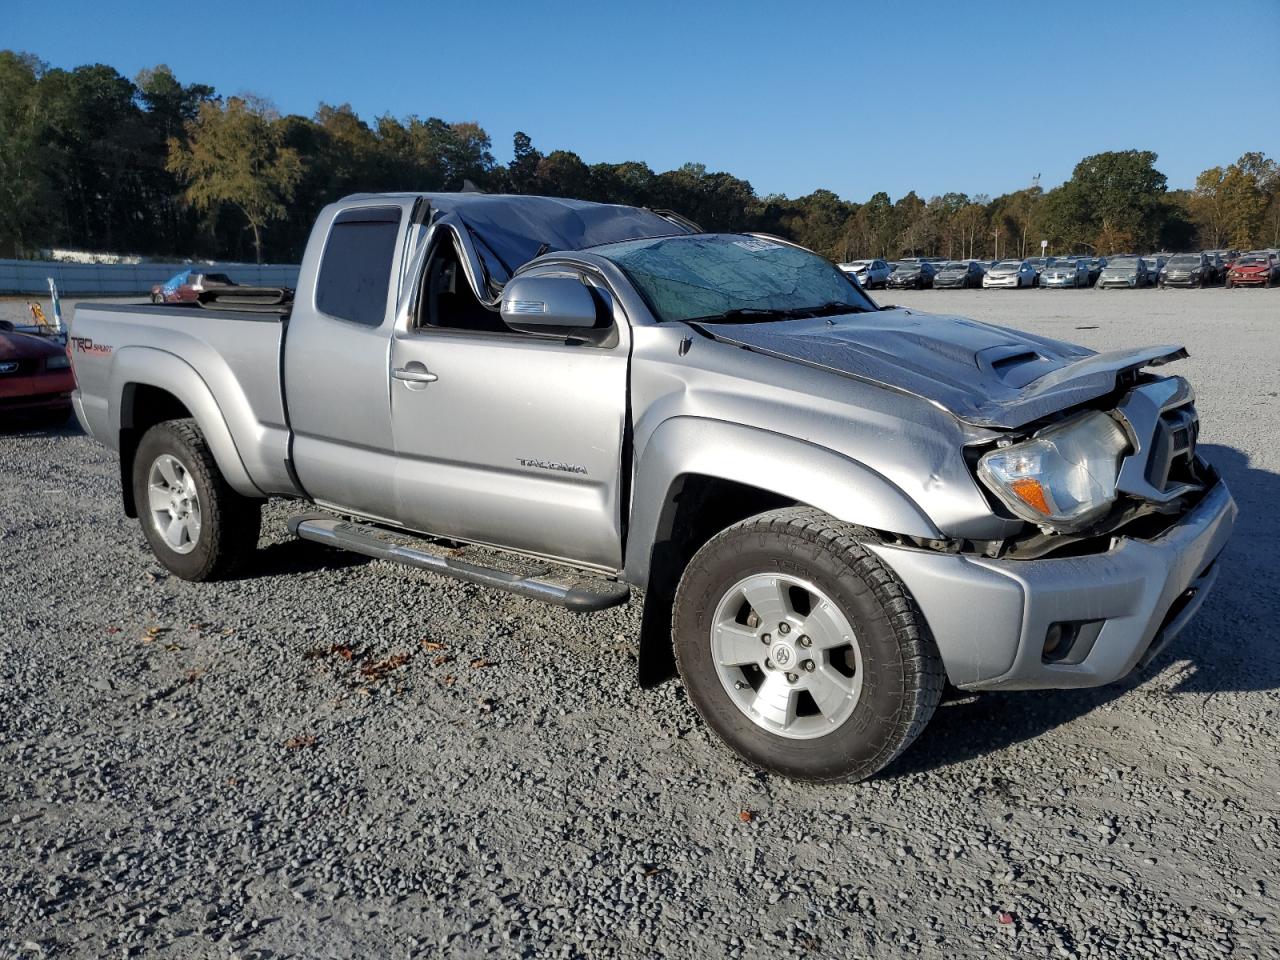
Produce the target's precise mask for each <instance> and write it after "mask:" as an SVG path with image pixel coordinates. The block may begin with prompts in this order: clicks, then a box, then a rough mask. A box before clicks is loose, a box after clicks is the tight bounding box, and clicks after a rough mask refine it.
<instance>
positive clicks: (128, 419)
mask: <svg viewBox="0 0 1280 960" xmlns="http://www.w3.org/2000/svg"><path fill="white" fill-rule="evenodd" d="M130 384H137V385H141V386H148V387H157V388H159V389H161V390H165V391H167V392H169V393H171V394H173V396H175V397H177V398H178V400H179V401H180V402H181V403H182V405H183V406H184V407H186V408H187V410H188V411H190V413H191V416H192V417H193V418H195V421H196V426H198V427H199V428H200V432H201V433H203V434H204V438H205V441H206V442H207V443H208V444H209V450H210V452H212V454H213V459H214V462H216V463H217V465H218V469H219V470H220V471H221V472H222V476H223V478H224V479H226V481H227V483H228V485H230V487H231V488H232V489H233V490H235V491H236V493H239V494H243V495H244V496H246V497H254V498H262V497H265V496H266V494H265V493H263V491H262V490H260V489H258V487H257V486H256V485H255V484H254V482H253V480H252V478H251V477H250V476H249V471H248V470H246V469H245V465H244V461H243V460H242V459H241V458H240V452H239V451H238V450H237V449H236V445H235V440H234V439H233V438H232V436H231V431H230V429H229V428H228V427H227V421H226V418H225V417H224V416H223V414H222V410H221V408H220V407H219V406H218V402H217V400H215V399H214V396H213V391H211V390H210V389H209V385H208V384H207V383H205V381H204V378H203V377H201V376H200V374H199V373H198V372H197V371H196V369H195V367H193V366H191V364H189V363H187V362H186V361H185V360H183V359H182V358H181V357H179V356H177V355H176V354H172V353H169V352H168V351H165V350H158V349H156V348H154V347H123V348H121V349H120V350H117V351H116V353H115V356H114V357H113V358H112V364H111V374H110V382H109V389H108V396H109V397H110V398H111V402H110V406H109V409H108V414H107V415H108V425H109V427H110V429H111V431H112V434H113V435H114V436H117V437H118V436H119V435H120V431H121V430H130V429H133V409H132V406H131V404H129V405H126V390H125V388H126V387H127V386H129V385H130Z"/></svg>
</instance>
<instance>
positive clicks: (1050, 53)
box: [0, 0, 1280, 201]
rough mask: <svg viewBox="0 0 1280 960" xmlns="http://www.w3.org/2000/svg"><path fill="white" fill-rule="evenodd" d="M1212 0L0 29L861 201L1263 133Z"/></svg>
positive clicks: (215, 12) (704, 8)
mask: <svg viewBox="0 0 1280 960" xmlns="http://www.w3.org/2000/svg"><path fill="white" fill-rule="evenodd" d="M1231 6H1232V10H1231V12H1230V13H1228V12H1227V10H1226V8H1225V7H1220V6H1219V5H1218V4H1216V3H1212V2H1206V0H1196V2H1182V0H1170V2H1166V0H1160V2H1146V3H1141V4H1138V3H1127V2H1122V3H1115V4H1102V3H1037V4H1035V6H1034V8H1031V7H1030V5H1024V4H1018V3H1006V4H1001V3H965V2H950V3H935V2H931V0H915V2H912V3H910V4H896V3H889V2H884V0H881V2H877V3H860V2H853V0H846V2H843V3H812V4H807V3H800V2H794V0H792V2H781V0H775V2H772V3H762V2H754V0H742V2H737V3H723V4H719V3H715V4H713V3H702V2H697V0H684V2H643V3H637V2H613V0H595V2H593V3H581V4H574V3H558V2H546V3H539V2H532V0H530V2H524V3H509V2H489V3H459V2H456V0H454V2H446V3H439V2H427V0H420V2H416V3H414V2H407V0H403V2H400V0H397V2H385V3H379V2H375V0H365V2H363V3H356V2H351V0H346V2H329V0H318V2H311V3H293V2H274V3H273V2H271V0H266V2H259V3H241V2H223V3H205V4H197V5H185V4H183V5H179V4H172V3H157V2H124V3H118V4H117V3H103V2H101V0H0V23H2V24H3V26H0V46H2V47H9V48H13V49H18V50H23V51H27V52H31V53H34V54H36V55H37V56H39V57H40V58H42V59H44V60H46V61H48V62H49V63H50V64H52V65H53V66H59V67H72V66H76V65H78V64H81V63H90V62H103V63H108V64H111V65H112V66H114V67H116V68H117V69H119V70H120V71H121V72H123V73H125V74H126V75H128V76H133V75H135V74H136V72H137V71H138V70H139V69H141V68H142V67H146V66H152V65H154V64H156V63H161V62H163V63H168V64H169V65H170V66H171V67H172V68H173V69H174V71H175V73H177V75H178V77H179V78H180V79H181V80H183V81H184V82H193V81H202V82H206V83H211V84H213V85H214V86H215V87H217V89H218V91H219V92H220V93H224V94H227V93H238V92H246V91H248V92H254V93H259V94H263V95H265V96H268V97H270V98H271V99H272V100H274V101H275V103H276V104H277V105H278V106H279V107H280V109H281V110H282V111H284V112H286V113H303V114H307V115H310V114H312V113H313V112H314V111H315V108H316V105H317V104H318V103H319V102H320V101H322V100H323V101H325V102H329V103H350V104H351V105H352V106H353V107H354V108H355V110H356V111H357V112H358V113H359V114H360V115H361V116H363V117H365V118H366V119H368V120H372V119H373V118H374V117H376V116H378V115H380V114H383V113H388V112H389V113H392V114H395V115H398V116H404V115H408V114H418V115H420V116H424V117H425V116H440V117H443V118H444V119H446V120H475V121H477V122H479V123H480V124H481V125H482V126H484V127H485V129H486V130H488V132H489V134H490V135H491V136H492V137H493V142H494V153H495V155H496V156H497V157H498V159H500V160H503V161H505V160H507V159H509V157H510V153H511V135H512V134H513V133H514V132H515V131H516V130H518V129H522V130H524V131H526V132H527V133H528V134H529V135H530V136H532V137H533V140H534V144H535V146H537V147H539V148H540V149H543V150H550V149H555V148H564V149H570V150H574V151H575V152H577V153H578V154H580V155H581V156H582V158H583V159H584V160H586V161H587V162H588V163H595V162H599V161H611V162H616V161H622V160H642V161H644V162H647V163H648V164H649V165H650V166H651V167H653V168H654V169H655V170H658V171H661V170H666V169H670V168H672V167H675V166H678V165H680V164H681V163H684V162H686V161H697V162H701V163H704V164H706V165H707V167H708V168H709V169H711V170H727V171H729V172H730V173H734V174H736V175H738V176H741V177H745V178H746V179H748V180H750V181H751V183H752V184H753V185H754V186H755V188H756V190H757V191H759V192H760V193H762V194H764V193H773V192H779V193H786V194H789V195H792V196H795V195H799V194H803V193H807V192H809V191H811V190H813V189H816V188H818V187H827V188H829V189H832V190H834V191H836V192H837V193H838V194H840V195H841V196H842V197H845V198H846V199H849V200H857V201H862V200H865V199H866V198H867V197H868V196H870V194H871V193H873V192H875V191H877V190H886V191H888V192H889V194H890V195H891V196H892V197H894V198H895V199H896V198H897V197H898V196H900V195H902V194H903V193H905V192H906V191H908V190H910V189H915V190H917V191H918V192H920V193H921V194H923V195H925V196H929V195H931V194H935V193H940V192H944V191H946V190H961V191H965V192H967V193H970V194H976V193H989V194H992V195H995V194H999V193H1003V192H1006V191H1008V190H1014V189H1018V188H1020V187H1023V186H1026V185H1028V184H1029V183H1030V182H1031V178H1032V177H1033V176H1035V175H1036V174H1037V173H1039V174H1040V175H1041V182H1042V184H1044V185H1045V186H1053V185H1055V184H1057V183H1060V182H1061V181H1062V180H1064V179H1066V178H1067V177H1068V176H1070V173H1071V168H1072V166H1074V164H1075V163H1076V161H1077V160H1079V159H1080V158H1081V157H1083V156H1086V155H1087V154H1090V153H1096V152H1098V151H1101V150H1111V149H1124V148H1128V147H1138V148H1142V149H1149V150H1154V151H1156V152H1157V153H1158V154H1159V155H1160V159H1159V161H1158V163H1157V166H1158V168H1159V169H1160V170H1162V171H1163V172H1164V173H1165V174H1167V175H1168V177H1169V182H1170V186H1172V187H1180V186H1190V185H1191V184H1192V182H1193V181H1194V179H1195V176H1196V174H1197V173H1198V172H1199V171H1200V170H1202V169H1204V168H1205V167H1208V166H1213V165H1217V164H1226V163H1229V162H1231V161H1233V160H1235V159H1236V158H1237V157H1238V156H1239V155H1240V154H1241V153H1243V152H1244V151H1246V150H1261V151H1263V152H1265V153H1267V154H1268V155H1269V156H1272V157H1280V107H1277V95H1278V94H1280V3H1277V0H1254V2H1251V3H1244V4H1241V5H1239V6H1238V7H1237V6H1235V5H1231ZM1229 24H1234V25H1235V27H1236V28H1235V29H1228V25H1229ZM1250 88H1252V89H1253V90H1255V91H1257V93H1256V96H1241V95H1239V94H1238V93H1237V91H1239V90H1249V89H1250Z"/></svg>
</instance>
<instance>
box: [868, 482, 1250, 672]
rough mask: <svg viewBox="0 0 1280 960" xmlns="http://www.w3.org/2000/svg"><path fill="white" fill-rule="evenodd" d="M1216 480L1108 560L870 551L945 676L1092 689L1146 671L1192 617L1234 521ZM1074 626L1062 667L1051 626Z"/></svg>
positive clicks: (879, 547) (1122, 543)
mask: <svg viewBox="0 0 1280 960" xmlns="http://www.w3.org/2000/svg"><path fill="white" fill-rule="evenodd" d="M1236 512H1237V511H1236V505H1235V501H1234V500H1233V499H1232V498H1231V494H1230V492H1229V491H1228V490H1227V487H1226V484H1225V483H1222V482H1221V481H1219V482H1218V483H1217V484H1216V485H1215V486H1214V487H1213V488H1212V489H1211V490H1210V491H1209V492H1208V493H1207V494H1205V496H1204V498H1203V499H1202V500H1201V501H1200V502H1199V503H1198V504H1196V506H1195V507H1193V508H1192V509H1191V510H1190V511H1188V513H1187V514H1186V515H1185V516H1183V517H1182V518H1181V519H1180V520H1179V521H1178V522H1177V523H1176V524H1174V525H1173V526H1172V527H1170V528H1169V529H1167V530H1166V531H1164V533H1162V534H1160V535H1159V536H1157V537H1154V538H1152V539H1150V540H1136V539H1131V538H1128V537H1117V538H1116V541H1115V545H1114V546H1113V547H1112V548H1111V549H1110V550H1108V551H1107V552H1106V553H1101V554H1094V555H1088V556H1080V557H1066V558H1050V559H1044V560H990V559H986V558H983V557H978V556H971V555H966V554H942V553H934V552H931V551H927V550H917V549H910V548H904V547H897V546H888V545H884V544H871V545H869V546H870V549H872V550H873V551H874V552H875V553H876V554H877V555H879V557H880V558H881V559H882V560H884V562H885V563H887V564H888V565H889V566H890V567H891V568H892V569H893V570H894V572H895V573H897V575H898V577H899V578H900V579H901V580H902V581H903V583H905V584H906V585H907V589H909V590H910V591H911V593H912V595H913V596H914V597H915V600H916V603H917V604H918V605H919V606H920V610H921V612H922V613H923V614H924V616H925V619H926V620H927V621H928V623H929V626H930V629H931V631H932V633H933V635H934V639H935V640H936V642H937V644H938V650H939V652H940V653H941V655H942V660H943V663H944V665H945V666H946V668H947V675H948V677H949V678H950V680H951V682H952V683H954V684H955V685H956V686H958V687H961V688H963V689H967V690H1038V689H1057V688H1068V687H1096V686H1101V685H1103V684H1107V683H1111V682H1113V681H1115V680H1119V679H1120V678H1122V677H1124V676H1126V675H1127V674H1128V673H1129V672H1130V671H1132V670H1133V669H1134V667H1135V666H1138V665H1139V664H1140V663H1141V664H1142V665H1145V664H1146V663H1149V662H1150V661H1151V659H1153V658H1154V657H1155V656H1156V654H1157V653H1159V652H1160V650H1161V649H1162V648H1163V647H1164V645H1165V644H1167V643H1168V642H1169V641H1170V640H1172V639H1173V638H1174V637H1175V636H1176V635H1177V634H1178V632H1179V631H1180V630H1181V629H1182V628H1183V627H1184V626H1186V624H1187V623H1188V622H1189V621H1190V620H1191V618H1192V617H1193V616H1194V615H1195V613H1196V611H1197V610H1199V608H1200V605H1201V604H1202V603H1203V602H1204V598H1205V597H1206V596H1207V595H1208V592H1209V589H1210V588H1211V587H1212V586H1213V583H1214V580H1215V579H1216V578H1217V574H1218V568H1217V567H1216V565H1215V563H1214V561H1216V560H1217V558H1218V555H1219V554H1220V553H1221V552H1222V549H1223V547H1224V546H1226V543H1227V540H1228V539H1229V538H1230V536H1231V530H1232V527H1233V526H1234V525H1235V518H1236ZM1055 623H1057V624H1071V623H1075V624H1081V623H1083V624H1084V626H1082V627H1081V629H1080V633H1079V637H1078V639H1077V640H1076V645H1075V646H1073V647H1072V649H1071V652H1070V654H1069V655H1068V656H1067V657H1066V659H1065V660H1061V661H1057V662H1052V661H1047V660H1046V658H1045V656H1044V648H1045V638H1046V636H1047V634H1048V631H1049V628H1050V626H1051V625H1052V624H1055Z"/></svg>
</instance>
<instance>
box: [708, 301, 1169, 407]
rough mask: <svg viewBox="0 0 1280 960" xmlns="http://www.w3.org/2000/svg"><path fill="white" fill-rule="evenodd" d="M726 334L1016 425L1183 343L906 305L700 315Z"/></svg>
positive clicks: (723, 338) (1081, 398) (1100, 388)
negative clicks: (794, 315)
mask: <svg viewBox="0 0 1280 960" xmlns="http://www.w3.org/2000/svg"><path fill="white" fill-rule="evenodd" d="M694 326H696V327H697V328H698V330H700V331H701V332H702V333H704V334H705V335H707V336H709V337H711V338H712V339H715V340H719V341H720V342H722V343H728V344H732V345H734V346H738V347H743V348H745V349H748V350H751V351H754V352H756V353H761V354H765V355H767V356H772V357H777V358H779V359H781V360H785V361H789V362H793V363H798V364H803V365H805V366H809V367H815V368H817V369H821V370H826V371H828V372H830V373H836V374H839V375H841V376H846V377H850V378H852V379H855V380H861V381H864V382H866V383H874V384H876V385H878V386H882V387H886V388H888V389H890V390H896V391H899V392H901V393H907V394H910V395H912V396H915V397H919V398H921V399H923V400H927V401H929V402H930V403H932V404H934V405H935V406H938V407H940V408H942V409H943V410H946V411H948V412H949V413H951V414H952V415H953V416H955V417H956V418H957V419H959V420H962V421H964V422H965V423H970V424H973V425H974V426H979V427H994V428H1005V429H1013V428H1016V427H1021V426H1023V425H1025V424H1028V423H1031V422H1032V421H1034V420H1038V419H1040V418H1041V417H1045V416H1048V415H1049V414H1051V413H1056V412H1057V411H1059V410H1064V409H1066V408H1068V407H1072V406H1075V405H1077V404H1080V403H1084V402H1086V401H1088V400H1092V399H1094V398H1096V397H1100V396H1103V395H1105V394H1107V393H1110V392H1111V391H1112V390H1114V389H1115V387H1116V380H1117V377H1119V376H1120V375H1121V374H1122V373H1124V372H1126V371H1131V370H1137V369H1139V368H1141V367H1147V366H1158V365H1160V364H1162V363H1168V362H1170V361H1172V360H1179V359H1181V358H1183V357H1185V356H1186V355H1187V352H1186V350H1185V349H1183V348H1182V347H1180V346H1176V345H1165V346H1156V347H1143V348H1140V349H1136V350H1117V351H1111V352H1108V353H1095V352H1094V351H1092V350H1087V349H1085V348H1084V347H1078V346H1074V345H1072V344H1069V343H1064V342H1062V341H1060V340H1051V339H1048V338H1047V337H1037V336H1034V335H1032V334H1029V333H1023V332H1021V331H1018V330H1010V329H1008V328H1005V327H998V326H994V325H992V324H987V323H979V322H978V321H976V320H969V319H966V318H964V317H955V316H938V315H933V314H925V313H916V312H915V311H912V310H905V309H901V308H895V309H889V310H882V311H879V312H878V313H874V314H846V315H843V316H837V317H822V318H814V319H810V320H783V321H777V322H771V323H750V324H694Z"/></svg>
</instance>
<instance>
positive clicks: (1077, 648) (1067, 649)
mask: <svg viewBox="0 0 1280 960" xmlns="http://www.w3.org/2000/svg"><path fill="white" fill-rule="evenodd" d="M1103 623H1104V621H1102V620H1060V621H1057V622H1055V623H1051V624H1049V627H1048V629H1046V630H1045V632H1044V647H1043V649H1042V651H1041V654H1040V660H1041V662H1042V663H1062V664H1076V663H1079V662H1080V661H1081V660H1083V659H1084V658H1085V657H1087V656H1088V655H1089V651H1090V650H1091V649H1092V648H1093V642H1094V641H1095V640H1096V639H1097V638H1098V634H1099V633H1101V632H1102V625H1103Z"/></svg>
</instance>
